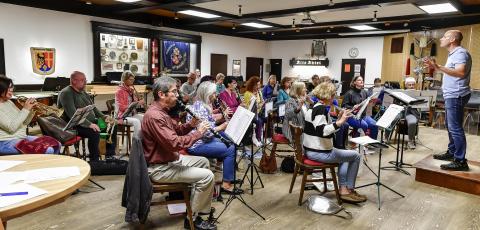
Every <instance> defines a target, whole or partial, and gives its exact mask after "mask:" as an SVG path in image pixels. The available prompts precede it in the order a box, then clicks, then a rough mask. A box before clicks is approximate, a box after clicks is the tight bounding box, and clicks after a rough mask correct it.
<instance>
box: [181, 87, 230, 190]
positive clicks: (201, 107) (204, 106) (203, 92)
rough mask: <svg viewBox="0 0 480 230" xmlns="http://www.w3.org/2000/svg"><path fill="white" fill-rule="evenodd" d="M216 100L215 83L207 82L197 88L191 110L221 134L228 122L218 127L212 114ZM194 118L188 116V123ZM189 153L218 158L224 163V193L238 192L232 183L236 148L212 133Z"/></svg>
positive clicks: (196, 144)
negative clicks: (234, 189) (227, 144)
mask: <svg viewBox="0 0 480 230" xmlns="http://www.w3.org/2000/svg"><path fill="white" fill-rule="evenodd" d="M215 99H216V85H215V83H212V82H209V81H206V82H203V83H201V84H200V85H199V86H198V88H197V95H196V96H195V100H194V103H193V105H191V106H190V109H191V110H192V111H193V113H194V114H197V115H198V116H199V117H200V119H202V120H203V121H208V122H209V123H210V127H212V128H214V129H215V131H217V132H221V131H224V130H225V129H226V128H227V125H228V122H223V123H222V124H221V125H219V126H216V125H215V123H216V119H215V118H214V116H213V113H212V106H211V104H212V103H213V102H214V101H215ZM191 119H192V116H191V115H190V114H188V115H187V121H190V120H191ZM188 153H189V154H191V155H194V156H203V157H208V158H217V159H218V160H222V161H223V184H222V191H223V192H225V193H232V192H237V191H233V185H232V181H233V178H234V175H233V173H234V170H235V169H234V168H235V154H236V152H235V146H234V145H230V146H229V147H227V146H226V145H225V144H224V143H223V142H221V141H220V140H219V139H218V138H217V137H214V136H213V134H212V133H211V132H210V131H207V133H206V134H205V135H204V136H203V138H201V139H200V140H198V141H196V142H195V143H194V144H193V145H192V146H190V147H189V148H188Z"/></svg>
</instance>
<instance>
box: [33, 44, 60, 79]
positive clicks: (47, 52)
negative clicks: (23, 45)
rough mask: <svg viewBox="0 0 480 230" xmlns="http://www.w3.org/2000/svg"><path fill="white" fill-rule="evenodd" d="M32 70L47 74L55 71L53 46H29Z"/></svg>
mask: <svg viewBox="0 0 480 230" xmlns="http://www.w3.org/2000/svg"><path fill="white" fill-rule="evenodd" d="M30 54H31V56H32V68H33V72H34V73H36V74H41V75H49V74H53V73H54V72H55V48H39V47H31V48H30Z"/></svg>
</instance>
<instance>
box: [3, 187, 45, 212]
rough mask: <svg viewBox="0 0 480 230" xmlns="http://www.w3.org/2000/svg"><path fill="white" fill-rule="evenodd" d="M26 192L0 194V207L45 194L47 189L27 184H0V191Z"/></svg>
mask: <svg viewBox="0 0 480 230" xmlns="http://www.w3.org/2000/svg"><path fill="white" fill-rule="evenodd" d="M19 192H27V193H28V194H26V195H13V196H0V208H3V207H6V206H9V205H12V204H16V203H20V202H22V201H24V200H28V199H31V198H34V197H37V196H40V195H43V194H46V193H47V191H45V190H43V189H39V188H37V187H35V186H32V185H29V184H24V183H22V184H11V185H6V186H0V193H19Z"/></svg>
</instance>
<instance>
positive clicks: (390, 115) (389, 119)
mask: <svg viewBox="0 0 480 230" xmlns="http://www.w3.org/2000/svg"><path fill="white" fill-rule="evenodd" d="M403 109H404V108H403V106H400V105H396V104H390V106H388V109H387V110H386V111H385V113H384V114H383V115H382V117H380V119H378V121H377V126H378V127H381V128H384V129H387V128H389V127H390V126H391V125H392V123H393V121H395V119H396V118H397V116H398V114H400V113H401V112H402V111H403Z"/></svg>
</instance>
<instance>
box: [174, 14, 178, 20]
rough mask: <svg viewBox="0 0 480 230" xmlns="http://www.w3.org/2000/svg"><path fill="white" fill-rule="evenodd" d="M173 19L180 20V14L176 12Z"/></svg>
mask: <svg viewBox="0 0 480 230" xmlns="http://www.w3.org/2000/svg"><path fill="white" fill-rule="evenodd" d="M173 19H175V20H178V13H177V12H175V16H174V17H173Z"/></svg>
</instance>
